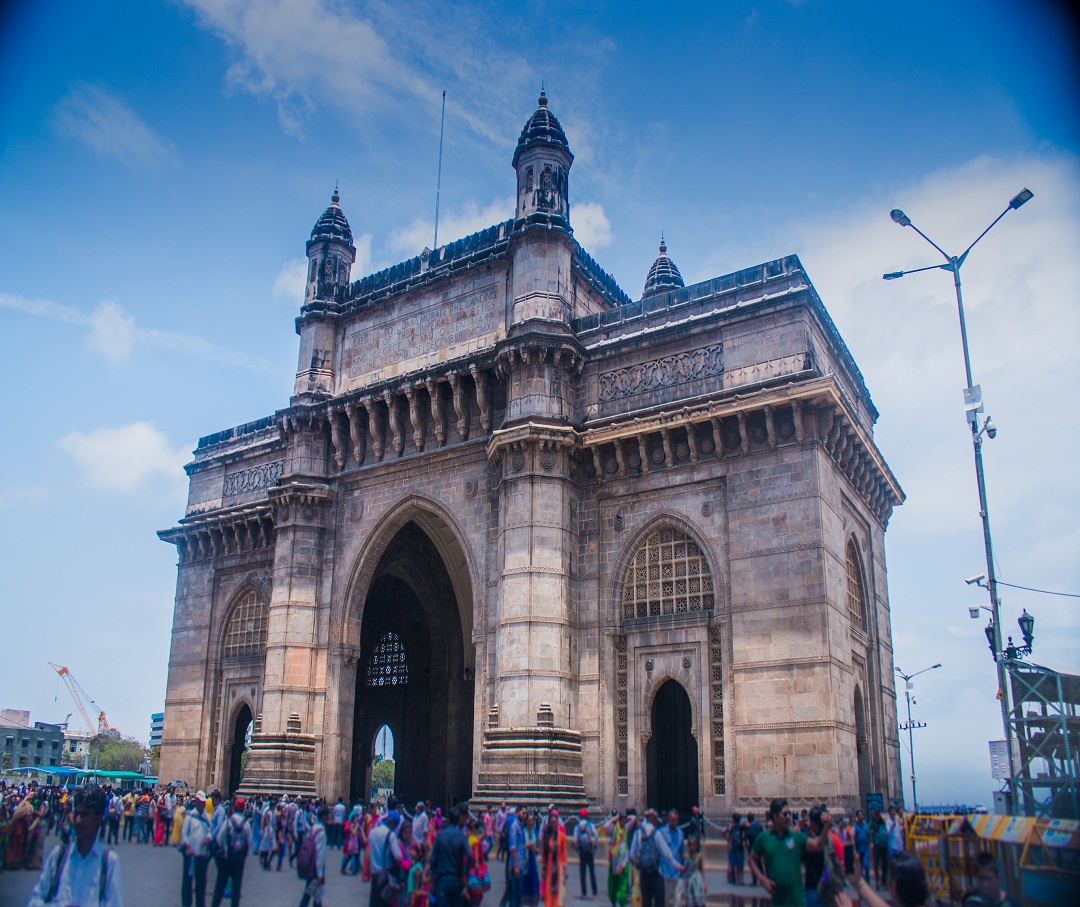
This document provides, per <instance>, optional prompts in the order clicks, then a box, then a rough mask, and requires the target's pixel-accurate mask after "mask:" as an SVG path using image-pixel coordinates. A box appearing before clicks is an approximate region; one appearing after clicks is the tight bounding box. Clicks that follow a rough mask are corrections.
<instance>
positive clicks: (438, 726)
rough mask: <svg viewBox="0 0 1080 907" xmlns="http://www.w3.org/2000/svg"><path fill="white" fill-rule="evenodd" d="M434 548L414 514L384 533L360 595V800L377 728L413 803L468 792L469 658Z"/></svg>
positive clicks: (401, 788) (356, 724)
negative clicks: (390, 534) (387, 739)
mask: <svg viewBox="0 0 1080 907" xmlns="http://www.w3.org/2000/svg"><path fill="white" fill-rule="evenodd" d="M462 605H463V606H464V609H471V606H472V603H471V602H464V603H459V602H458V601H457V596H456V594H455V592H454V587H453V585H452V583H451V581H450V575H449V573H448V572H447V568H446V565H445V564H444V562H443V560H442V557H441V556H440V554H439V551H438V549H437V548H436V546H435V544H434V543H433V541H432V540H431V538H430V537H429V536H428V535H427V533H426V532H425V531H424V530H423V529H421V528H420V526H419V525H417V523H415V522H410V523H407V524H406V525H405V526H404V527H403V528H402V529H401V530H400V531H399V532H398V533H397V535H396V536H394V539H393V540H392V541H391V542H390V544H389V546H388V547H387V549H386V552H385V553H384V554H383V557H382V559H381V560H380V561H379V565H378V567H376V569H375V573H374V576H373V579H372V582H371V585H370V587H369V591H368V595H367V598H366V600H365V601H364V608H363V617H362V620H361V628H360V661H359V664H358V665H357V671H356V699H355V716H354V721H353V759H352V782H351V785H350V794H351V796H352V797H353V798H355V799H362V800H367V799H368V795H369V791H370V787H371V764H372V761H373V759H374V757H375V747H376V732H377V731H378V730H379V728H381V727H382V726H383V725H387V726H389V728H390V730H391V732H392V734H393V739H394V762H395V769H394V792H395V793H396V794H397V796H398V797H400V798H401V800H402V801H403V802H405V803H407V804H408V805H409V806H410V807H411V806H412V804H414V803H416V802H417V801H418V800H426V799H430V800H433V801H435V802H438V803H443V804H448V803H453V802H457V801H460V800H464V799H466V798H468V797H469V796H470V794H471V793H472V791H471V778H472V738H473V722H472V699H473V677H472V659H471V657H467V649H466V647H467V646H469V647H470V648H471V641H470V640H469V639H468V637H467V635H466V633H465V632H464V629H463V627H462V617H461V614H462V610H463V608H462V607H461V606H462Z"/></svg>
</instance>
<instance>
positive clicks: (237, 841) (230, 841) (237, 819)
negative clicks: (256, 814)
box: [211, 797, 254, 907]
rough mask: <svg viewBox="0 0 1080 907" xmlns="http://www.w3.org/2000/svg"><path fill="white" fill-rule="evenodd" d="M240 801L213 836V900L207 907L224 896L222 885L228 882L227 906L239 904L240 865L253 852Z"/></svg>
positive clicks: (249, 825) (241, 865)
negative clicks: (214, 845)
mask: <svg viewBox="0 0 1080 907" xmlns="http://www.w3.org/2000/svg"><path fill="white" fill-rule="evenodd" d="M244 806H245V803H244V798H243V797H237V798H236V802H235V803H233V808H232V813H231V814H230V815H229V816H228V817H227V818H226V819H225V820H224V821H223V822H222V823H221V827H220V828H218V830H217V834H216V835H214V843H215V844H216V847H215V848H214V851H215V854H214V862H215V863H216V864H217V878H216V879H215V880H214V899H213V901H212V902H211V907H218V905H220V904H221V899H222V898H223V897H224V896H225V885H226V883H228V882H231V883H232V895H231V899H232V900H231V903H232V907H236V905H237V904H239V903H240V885H241V883H242V882H243V879H244V863H245V861H246V860H247V855H248V854H249V853H250V852H251V851H252V850H253V849H254V841H253V837H252V831H251V823H250V822H249V821H248V820H247V817H246V816H245V815H244Z"/></svg>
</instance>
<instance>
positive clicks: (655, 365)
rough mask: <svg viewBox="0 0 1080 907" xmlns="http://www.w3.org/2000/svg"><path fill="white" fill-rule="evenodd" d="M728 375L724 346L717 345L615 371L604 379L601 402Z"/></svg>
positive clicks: (604, 376)
mask: <svg viewBox="0 0 1080 907" xmlns="http://www.w3.org/2000/svg"><path fill="white" fill-rule="evenodd" d="M723 373H724V347H723V345H722V344H719V343H717V344H713V345H711V346H707V347H703V348H702V349H698V350H694V351H692V352H689V353H678V354H676V355H674V356H664V357H663V358H661V359H652V360H650V361H648V362H642V363H640V364H638V365H631V366H627V367H626V368H619V369H615V370H614V371H610V372H606V373H604V374H602V375H601V376H600V402H601V403H607V402H608V401H611V400H617V399H619V398H620V397H632V396H634V395H636V394H643V393H646V392H647V391H652V390H658V389H659V388H663V387H674V386H675V385H678V384H683V383H685V382H687V381H694V380H697V379H699V378H714V377H716V376H718V375H722V374H723Z"/></svg>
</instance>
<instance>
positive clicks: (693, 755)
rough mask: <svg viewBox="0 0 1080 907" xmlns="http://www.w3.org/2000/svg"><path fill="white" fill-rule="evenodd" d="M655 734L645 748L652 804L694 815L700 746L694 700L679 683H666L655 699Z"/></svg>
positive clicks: (652, 713)
mask: <svg viewBox="0 0 1080 907" xmlns="http://www.w3.org/2000/svg"><path fill="white" fill-rule="evenodd" d="M650 717H651V722H650V727H651V729H652V733H651V735H650V737H649V742H648V743H647V744H646V746H645V784H646V793H647V799H648V805H649V806H651V807H654V808H656V809H658V810H660V811H661V812H662V811H664V810H667V809H672V808H674V809H677V810H678V811H679V814H680V815H683V816H688V815H690V809H691V807H693V806H697V805H698V797H699V790H698V747H697V741H696V740H695V739H694V735H693V732H692V729H693V710H692V708H691V705H690V697H689V695H687V692H686V690H685V689H684V688H683V686H682V684H680V683H679V682H678V681H677V680H670V679H669V680H666V681H664V683H663V684H662V685H661V686H660V689H658V690H657V691H656V695H655V696H653V701H652V708H651V709H650Z"/></svg>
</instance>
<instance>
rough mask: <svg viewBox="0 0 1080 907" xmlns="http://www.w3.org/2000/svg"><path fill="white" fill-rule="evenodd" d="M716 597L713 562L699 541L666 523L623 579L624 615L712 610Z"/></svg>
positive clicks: (652, 536)
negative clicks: (707, 557)
mask: <svg viewBox="0 0 1080 907" xmlns="http://www.w3.org/2000/svg"><path fill="white" fill-rule="evenodd" d="M715 601H716V597H715V594H714V591H713V579H712V573H711V572H710V570H709V563H708V561H706V560H705V557H704V556H703V555H702V553H701V549H700V548H698V546H697V542H695V541H694V540H693V539H692V538H690V537H689V536H688V535H687V534H686V533H684V532H680V531H679V530H678V529H675V528H674V527H671V526H665V527H662V528H660V529H657V530H656V531H655V532H653V533H651V534H650V535H649V537H648V538H647V539H645V541H644V543H642V545H641V547H640V548H638V550H637V552H635V554H634V560H633V561H632V562H631V564H630V569H629V570H627V572H626V581H625V582H624V583H623V617H624V618H625V619H633V618H638V617H659V616H660V615H662V614H683V613H686V612H690V611H711V610H712V609H713V605H714V604H715Z"/></svg>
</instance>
